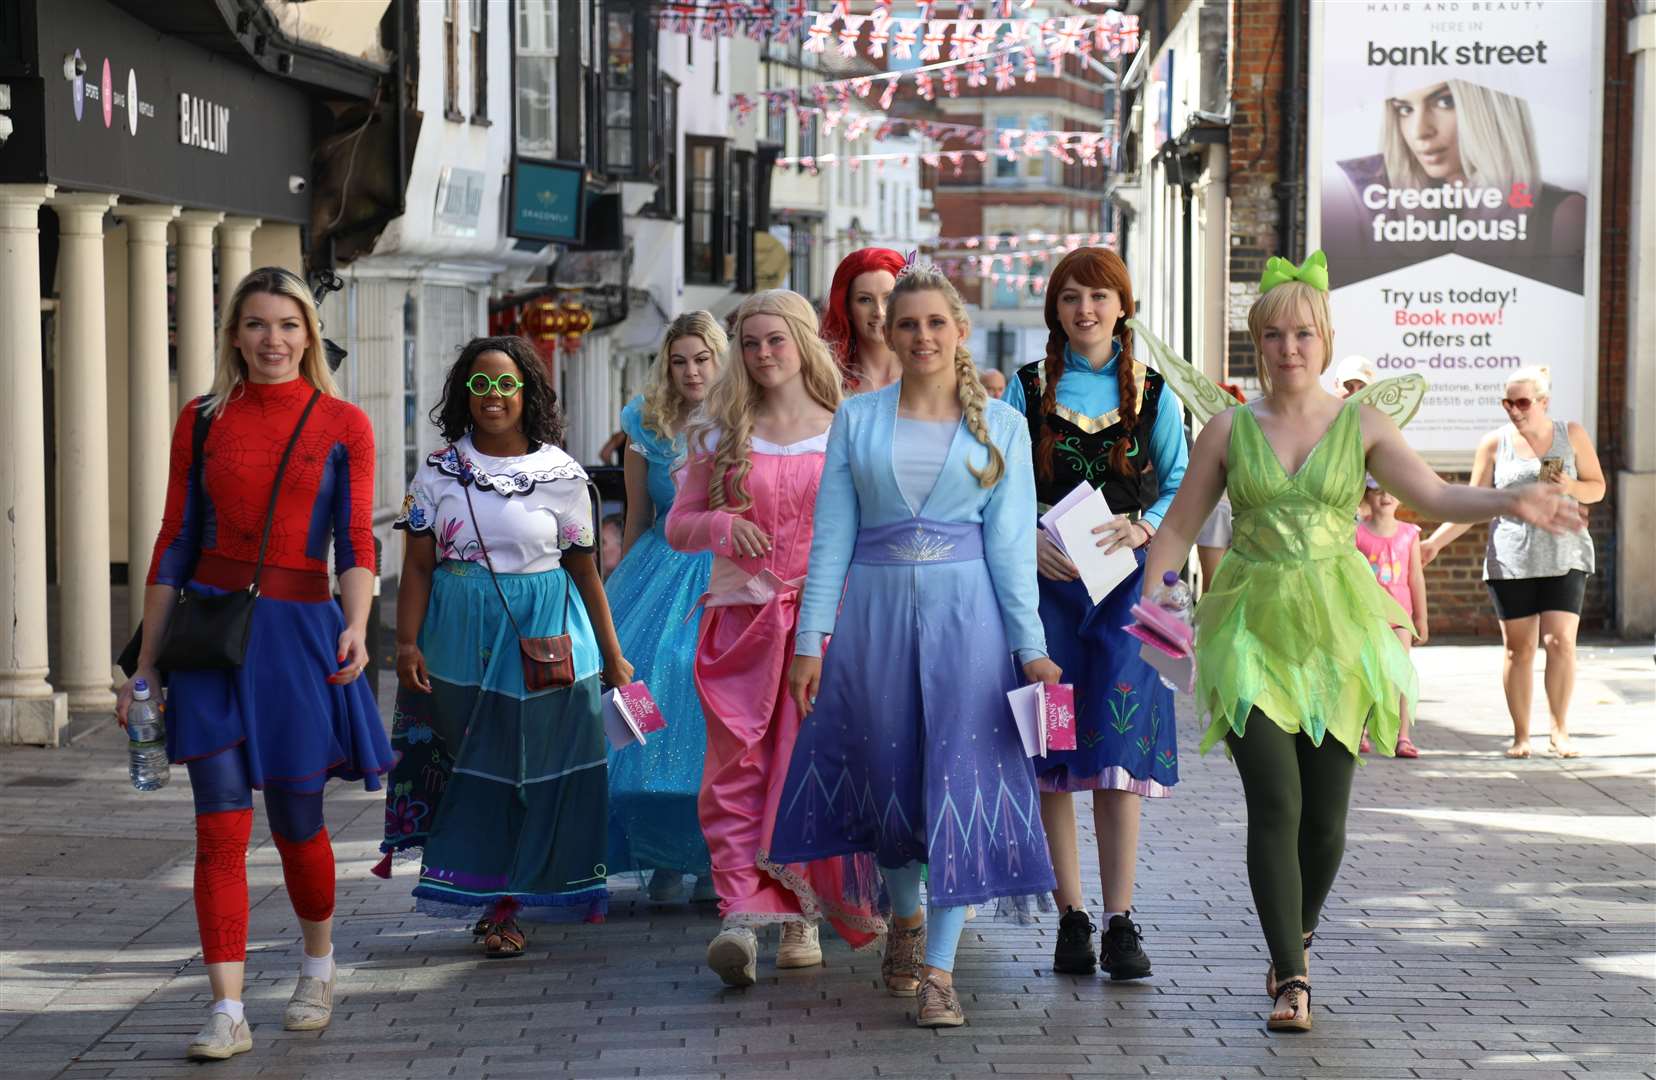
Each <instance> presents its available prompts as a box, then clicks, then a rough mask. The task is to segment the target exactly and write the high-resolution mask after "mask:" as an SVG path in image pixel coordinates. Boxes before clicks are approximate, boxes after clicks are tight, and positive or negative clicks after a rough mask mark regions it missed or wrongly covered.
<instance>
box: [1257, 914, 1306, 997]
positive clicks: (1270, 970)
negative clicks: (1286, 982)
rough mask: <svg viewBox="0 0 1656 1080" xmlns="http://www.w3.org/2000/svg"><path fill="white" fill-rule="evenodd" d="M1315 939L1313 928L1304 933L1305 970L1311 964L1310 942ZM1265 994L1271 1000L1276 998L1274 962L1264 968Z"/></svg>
mask: <svg viewBox="0 0 1656 1080" xmlns="http://www.w3.org/2000/svg"><path fill="white" fill-rule="evenodd" d="M1315 940H1317V932H1316V931H1315V930H1313V931H1311V932H1309V933H1307V934H1306V935H1305V953H1306V957H1305V962H1306V969H1307V970H1309V969H1310V966H1311V943H1312V942H1313V941H1315ZM1265 996H1266V997H1268V998H1270V999H1272V1000H1273V1001H1274V1000H1276V996H1277V982H1276V964H1274V963H1272V964H1270V965H1268V966H1267V967H1266V968H1265Z"/></svg>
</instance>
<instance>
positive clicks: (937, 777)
mask: <svg viewBox="0 0 1656 1080" xmlns="http://www.w3.org/2000/svg"><path fill="white" fill-rule="evenodd" d="M915 527H916V526H915V523H914V522H905V523H902V525H901V526H900V531H901V533H904V534H906V533H911V532H913V531H915ZM924 528H925V530H927V531H929V532H933V533H936V534H937V536H938V537H940V538H942V539H941V540H940V543H953V544H954V554H956V555H964V556H967V557H963V558H960V559H958V561H945V560H937V559H932V560H931V561H926V562H924V563H919V562H894V561H885V562H872V561H864V559H863V558H862V553H863V552H864V551H866V550H868V549H871V548H874V547H875V546H876V545H883V544H884V543H886V541H887V540H888V539H889V538H888V537H886V535H885V534H887V533H889V532H891V531H892V530H891V528H890V527H884V528H877V529H865V530H863V533H862V535H861V536H860V537H859V540H858V552H859V558H858V561H856V562H854V563H853V565H852V567H851V573H850V576H849V580H848V584H847V587H846V590H845V599H844V601H843V603H842V605H841V608H840V614H839V619H838V622H837V626H836V630H835V633H834V636H833V640H832V641H831V642H830V643H829V646H828V649H827V652H826V654H825V656H824V658H823V668H822V684H821V688H820V689H819V691H818V694H817V702H816V708H815V710H814V711H813V712H812V713H811V715H810V716H808V717H806V718H805V721H804V723H803V724H802V725H801V727H800V732H799V740H798V742H796V743H795V744H794V751H793V759H792V762H791V764H790V766H789V769H788V779H787V783H786V785H785V786H784V788H783V791H782V799H781V804H780V809H779V810H778V813H777V821H776V831H775V835H774V837H773V839H772V842H771V852H772V858H774V859H775V860H776V861H777V862H782V863H791V862H807V861H809V860H812V859H820V858H825V857H828V856H834V855H844V854H848V853H852V852H871V853H873V855H874V856H875V860H876V861H877V862H878V863H879V864H880V865H881V866H888V867H900V866H904V865H907V864H908V863H911V862H916V861H918V862H923V863H925V864H927V868H928V872H927V890H928V899H929V901H930V902H931V903H933V904H937V905H939V906H955V905H961V904H982V903H985V902H987V901H989V900H995V899H1001V900H1004V901H1006V902H1007V906H1010V907H1012V908H1016V909H1018V910H1020V911H1024V910H1028V909H1029V908H1030V907H1033V906H1039V905H1041V904H1042V903H1043V901H1044V898H1045V894H1047V893H1049V892H1050V891H1051V890H1052V888H1053V875H1052V864H1051V862H1050V861H1049V859H1048V856H1047V845H1046V833H1045V831H1044V830H1043V828H1042V825H1041V813H1040V800H1039V796H1038V794H1037V792H1036V787H1035V770H1034V768H1033V767H1032V766H1031V764H1030V759H1029V758H1028V757H1027V756H1025V754H1024V751H1023V744H1022V742H1021V741H1020V740H1019V738H1018V731H1017V727H1016V725H1015V724H1014V722H1013V720H1012V711H1011V708H1010V707H1009V706H1008V704H1007V701H1006V693H1007V691H1009V690H1012V689H1014V688H1016V687H1017V686H1019V685H1021V684H1022V682H1023V679H1022V678H1021V677H1020V675H1019V672H1018V670H1017V668H1016V665H1015V664H1014V662H1013V660H1012V655H1011V652H1012V650H1011V648H1010V646H1009V645H1008V644H1007V641H1006V630H1005V627H1004V626H1003V625H1002V623H1001V618H1000V605H999V603H998V602H997V601H996V598H995V590H994V585H993V583H992V582H991V580H990V577H989V566H988V564H987V563H985V562H984V561H983V558H982V556H981V551H982V544H981V533H980V531H979V526H977V525H972V524H964V523H935V522H925V523H924ZM968 530H969V533H968ZM968 541H971V543H968ZM973 544H975V550H976V552H977V553H978V554H977V555H976V556H975V557H972V556H971V552H972V550H973V546H972V545H973ZM919 546H921V545H916V547H919ZM888 550H889V549H888ZM932 554H935V550H934V551H933V552H932ZM922 557H925V556H924V553H922Z"/></svg>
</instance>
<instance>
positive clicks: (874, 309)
mask: <svg viewBox="0 0 1656 1080" xmlns="http://www.w3.org/2000/svg"><path fill="white" fill-rule="evenodd" d="M907 265H908V260H906V259H904V258H903V256H902V255H901V254H899V253H898V252H895V251H893V250H891V249H890V248H877V247H867V248H859V249H857V250H856V251H853V252H852V253H851V254H849V255H847V256H846V257H845V258H843V259H841V260H840V264H839V268H838V269H837V270H835V271H834V283H833V285H832V286H831V287H830V288H829V290H828V303H827V304H826V305H824V307H823V309H822V330H821V334H822V340H823V341H825V342H827V343H828V348H829V349H831V350H832V351H833V353H834V361H835V362H836V363H837V364H839V368H840V374H841V375H842V376H843V378H844V380H845V392H846V393H848V394H862V393H867V392H868V391H870V390H879V389H881V388H882V387H886V386H890V385H891V384H892V383H894V382H896V381H897V377H898V376H899V375H901V374H902V366H901V365H900V364H898V362H897V354H896V353H894V352H892V351H891V346H890V345H887V344H886V340H885V312H886V303H887V301H889V300H890V299H891V290H892V288H893V287H895V286H896V284H897V275H898V274H900V273H902V271H903V267H905V266H907Z"/></svg>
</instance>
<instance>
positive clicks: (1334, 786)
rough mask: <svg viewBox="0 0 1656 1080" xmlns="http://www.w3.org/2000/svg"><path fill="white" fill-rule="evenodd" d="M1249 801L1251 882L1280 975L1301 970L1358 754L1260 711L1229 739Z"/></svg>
mask: <svg viewBox="0 0 1656 1080" xmlns="http://www.w3.org/2000/svg"><path fill="white" fill-rule="evenodd" d="M1225 742H1226V743H1227V744H1228V745H1229V746H1230V751H1231V757H1232V758H1233V759H1234V760H1235V761H1236V771H1237V772H1239V773H1241V774H1242V791H1243V794H1244V796H1245V797H1246V799H1247V803H1248V885H1249V886H1250V887H1251V888H1252V890H1253V898H1254V907H1255V908H1256V909H1257V910H1258V912H1259V925H1260V929H1262V930H1264V931H1265V944H1266V946H1267V947H1268V948H1269V949H1270V950H1271V963H1273V964H1274V965H1276V973H1277V977H1278V978H1286V977H1287V976H1289V975H1304V974H1305V973H1306V972H1305V947H1304V944H1303V940H1304V935H1305V934H1308V933H1310V932H1311V931H1312V930H1315V929H1316V928H1317V918H1318V916H1319V915H1321V913H1322V906H1323V901H1324V900H1327V899H1328V891H1329V890H1330V889H1331V888H1333V887H1334V875H1335V874H1337V873H1339V870H1340V858H1341V856H1343V855H1344V854H1345V824H1346V807H1347V806H1348V805H1349V804H1350V802H1351V776H1352V770H1353V769H1355V768H1356V767H1357V759H1356V758H1355V757H1353V756H1352V753H1351V751H1350V750H1347V749H1346V748H1345V747H1344V746H1342V745H1341V744H1340V742H1339V740H1337V739H1335V738H1334V737H1333V736H1325V737H1324V738H1323V744H1322V745H1321V746H1314V745H1312V743H1311V739H1310V737H1309V736H1307V735H1304V734H1292V735H1291V734H1289V733H1288V732H1286V731H1283V730H1282V729H1281V728H1279V727H1277V726H1276V724H1274V723H1273V722H1272V721H1271V718H1270V717H1268V716H1266V715H1265V714H1264V713H1262V712H1260V711H1259V710H1258V709H1255V710H1254V711H1253V712H1252V714H1250V715H1249V717H1248V727H1247V734H1246V735H1240V736H1239V735H1237V734H1236V733H1235V732H1234V731H1233V732H1231V733H1230V734H1229V735H1227V736H1225Z"/></svg>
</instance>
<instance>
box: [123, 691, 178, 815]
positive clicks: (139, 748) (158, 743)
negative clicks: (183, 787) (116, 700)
mask: <svg viewBox="0 0 1656 1080" xmlns="http://www.w3.org/2000/svg"><path fill="white" fill-rule="evenodd" d="M160 704H161V703H160V702H158V701H155V700H154V699H153V698H151V697H150V688H149V683H148V681H146V680H144V679H139V680H138V681H137V682H135V683H133V684H132V704H130V705H129V706H127V740H128V741H127V761H128V764H129V765H130V767H131V772H132V786H133V787H135V788H137V789H138V790H139V791H155V790H156V789H158V788H164V787H166V786H167V781H168V780H169V779H171V777H172V766H171V765H169V764H168V763H167V738H166V735H167V730H166V728H165V727H164V726H162V723H161V708H160Z"/></svg>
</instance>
